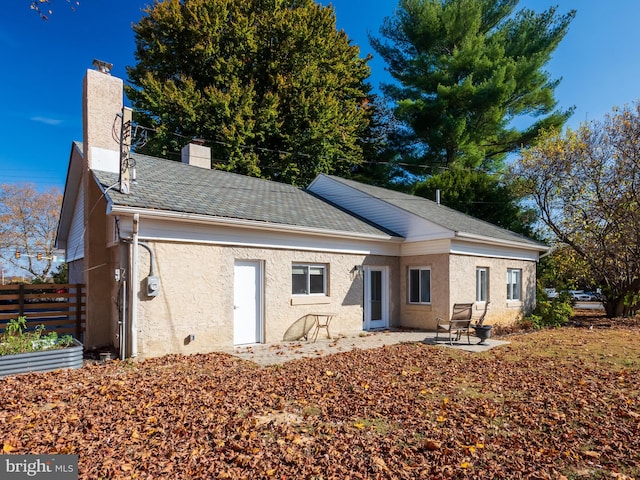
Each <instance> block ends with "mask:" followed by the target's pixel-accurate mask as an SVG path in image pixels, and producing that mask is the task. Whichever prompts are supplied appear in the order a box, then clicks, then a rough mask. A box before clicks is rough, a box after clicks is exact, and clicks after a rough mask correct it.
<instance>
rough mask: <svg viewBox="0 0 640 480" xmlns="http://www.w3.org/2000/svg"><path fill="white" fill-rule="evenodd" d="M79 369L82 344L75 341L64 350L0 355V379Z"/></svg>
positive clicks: (54, 349) (56, 349)
mask: <svg viewBox="0 0 640 480" xmlns="http://www.w3.org/2000/svg"><path fill="white" fill-rule="evenodd" d="M80 367H82V344H81V343H80V342H78V341H77V340H75V339H74V340H73V345H72V346H69V347H65V348H53V349H49V350H40V351H37V352H27V353H17V354H14V355H0V377H4V376H7V375H16V374H19V373H28V372H50V371H52V370H58V369H60V368H80Z"/></svg>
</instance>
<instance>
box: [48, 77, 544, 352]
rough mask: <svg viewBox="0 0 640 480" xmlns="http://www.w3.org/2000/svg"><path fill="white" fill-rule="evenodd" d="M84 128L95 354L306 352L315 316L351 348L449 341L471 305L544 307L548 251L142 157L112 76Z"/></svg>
mask: <svg viewBox="0 0 640 480" xmlns="http://www.w3.org/2000/svg"><path fill="white" fill-rule="evenodd" d="M83 117H84V118H83V127H84V133H83V141H82V142H81V143H79V142H74V143H73V144H72V146H71V154H70V161H69V170H68V175H67V182H66V187H65V192H64V199H63V205H62V211H61V218H60V223H59V226H58V236H57V247H58V248H61V249H64V250H65V252H66V258H67V262H68V264H69V276H70V281H71V282H78V283H85V284H86V291H87V307H86V308H87V326H86V333H85V338H84V342H85V345H86V346H87V347H100V346H109V345H112V346H114V347H115V348H117V349H118V350H119V351H120V354H121V356H122V357H123V358H124V357H125V356H126V357H141V358H144V357H153V356H159V355H163V354H168V353H185V354H188V353H196V352H208V351H213V350H216V349H228V348H231V347H232V346H234V345H244V344H252V343H260V342H276V341H282V340H283V339H285V338H291V337H292V335H293V337H295V338H297V337H296V335H297V336H299V335H300V331H297V333H296V329H298V328H301V325H302V324H304V323H305V322H306V319H307V318H308V316H309V315H310V314H315V313H329V312H331V313H334V314H335V320H334V321H333V323H332V324H331V332H332V333H333V334H344V335H350V334H357V333H358V332H361V331H363V330H370V329H378V328H386V327H407V328H419V329H434V328H435V325H436V318H437V317H448V316H449V314H450V311H451V308H452V305H453V304H454V303H457V302H476V308H477V309H478V310H481V309H483V308H484V303H485V302H487V301H491V308H490V311H489V314H488V316H487V322H488V323H493V324H497V323H508V322H513V321H514V320H516V319H517V318H519V317H520V316H522V315H523V314H526V313H528V312H530V311H531V310H532V308H533V307H534V303H535V278H536V277H535V275H536V273H535V270H536V262H537V260H538V258H539V255H540V254H541V253H543V252H545V251H547V247H546V246H544V245H542V244H540V243H538V242H536V241H533V240H531V239H528V238H525V237H522V236H520V235H517V234H514V233H512V232H509V231H506V230H503V229H501V228H498V227H496V226H493V225H490V224H488V223H485V222H482V221H480V220H477V219H475V218H471V217H469V216H467V215H464V214H462V213H459V212H456V211H454V210H451V209H449V208H447V207H444V206H443V205H439V204H437V203H435V202H431V201H429V200H426V199H424V198H419V197H415V196H411V195H406V194H402V193H398V192H394V191H390V190H386V189H382V188H378V187H372V186H369V185H365V184H362V183H358V182H355V181H352V180H346V179H342V178H338V177H335V176H331V175H324V174H321V175H319V176H318V177H317V178H316V179H315V180H314V181H313V182H312V183H311V185H309V187H308V188H306V189H300V188H297V187H293V186H291V185H285V184H281V183H276V182H271V181H267V180H262V179H257V178H252V177H247V176H243V175H238V174H234V173H229V172H224V171H219V170H213V169H211V158H210V151H209V149H208V148H207V147H205V146H203V145H198V144H193V143H192V144H189V145H186V146H185V147H184V148H183V150H182V162H175V161H170V160H165V159H160V158H154V157H149V156H145V155H139V154H130V153H129V152H128V150H127V148H126V137H127V135H126V133H127V132H126V128H127V123H126V121H125V120H126V118H127V113H126V109H123V93H122V80H120V79H118V78H115V77H113V76H111V75H109V74H108V73H105V72H102V71H96V70H88V71H87V75H86V77H85V79H84V88H83ZM122 125H124V127H122ZM123 128H124V133H125V134H124V135H121V137H122V138H123V139H124V140H123V141H120V138H119V136H118V133H120V134H121V133H122V132H121V129H123ZM114 131H116V135H114V134H113V132H114ZM121 143H122V145H123V146H122V147H121ZM122 159H124V160H126V161H124V162H123V161H121V160H122ZM121 165H124V166H121ZM134 166H135V168H134ZM134 170H135V177H134V176H133V171H134ZM127 175H129V176H130V178H129V179H128V181H127ZM127 183H128V185H127ZM292 332H294V333H293V334H292Z"/></svg>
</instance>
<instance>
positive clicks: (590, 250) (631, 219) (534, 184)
mask: <svg viewBox="0 0 640 480" xmlns="http://www.w3.org/2000/svg"><path fill="white" fill-rule="evenodd" d="M513 174H514V175H516V176H518V177H519V178H520V179H522V180H524V183H523V186H524V187H525V189H526V193H528V194H530V195H531V198H532V199H533V201H534V202H535V205H536V206H537V208H538V210H539V213H540V218H541V219H542V221H543V222H544V223H545V224H546V225H547V226H548V227H549V229H550V230H551V232H553V234H554V235H555V237H556V239H557V241H558V242H561V243H563V244H565V245H567V246H569V247H570V248H571V249H572V250H573V252H575V254H576V255H577V258H579V259H580V260H581V261H584V263H585V264H586V266H587V267H588V271H589V273H590V275H591V277H592V279H593V283H595V284H597V285H601V286H603V287H604V293H605V294H606V296H607V299H606V302H605V307H606V310H607V313H608V314H609V315H610V316H614V315H615V316H617V315H623V314H631V313H633V312H635V311H637V309H638V308H639V306H640V204H639V202H640V103H635V104H634V105H632V106H627V107H625V108H623V109H622V110H619V111H614V113H612V114H610V115H608V116H607V117H606V118H605V119H604V120H602V121H593V122H590V123H585V124H583V125H581V126H580V128H579V129H578V130H577V131H571V130H569V131H567V132H566V133H565V134H561V133H556V132H548V133H547V134H546V135H545V136H544V137H543V139H542V141H541V142H540V144H539V145H537V146H536V147H533V148H530V149H528V150H525V151H523V152H522V156H521V158H520V160H519V161H518V162H517V163H516V164H515V165H514V166H513Z"/></svg>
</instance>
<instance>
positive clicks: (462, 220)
mask: <svg viewBox="0 0 640 480" xmlns="http://www.w3.org/2000/svg"><path fill="white" fill-rule="evenodd" d="M329 177H331V178H332V179H334V180H336V181H338V182H341V183H343V184H345V185H347V186H349V187H351V188H354V189H356V190H359V191H361V192H363V193H365V194H367V195H370V196H372V197H375V198H378V199H380V200H382V201H384V202H386V203H388V204H390V205H394V206H396V207H398V208H401V209H403V210H405V211H407V212H410V213H412V214H414V215H416V216H418V217H420V218H423V219H425V220H428V221H430V222H433V223H435V224H437V225H440V226H442V227H444V228H447V229H449V230H451V231H454V232H460V233H466V234H471V235H479V236H482V237H490V238H495V239H498V240H505V241H511V242H519V243H524V244H529V245H532V246H538V247H546V245H544V244H543V243H540V242H538V241H536V240H533V239H531V238H528V237H525V236H523V235H519V234H517V233H514V232H512V231H510V230H505V229H504V228H500V227H498V226H496V225H493V224H491V223H488V222H485V221H483V220H479V219H477V218H474V217H471V216H469V215H466V214H464V213H462V212H459V211H457V210H453V209H451V208H448V207H445V206H444V205H439V204H437V203H436V202H433V201H431V200H428V199H426V198H423V197H418V196H416V195H408V194H406V193H401V192H396V191H394V190H388V189H386V188H381V187H375V186H372V185H366V184H363V183H359V182H355V181H353V180H346V179H344V178H340V177H334V176H331V175H329Z"/></svg>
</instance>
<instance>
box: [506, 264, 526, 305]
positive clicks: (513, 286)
mask: <svg viewBox="0 0 640 480" xmlns="http://www.w3.org/2000/svg"><path fill="white" fill-rule="evenodd" d="M507 300H522V270H521V269H519V268H508V269H507Z"/></svg>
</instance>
